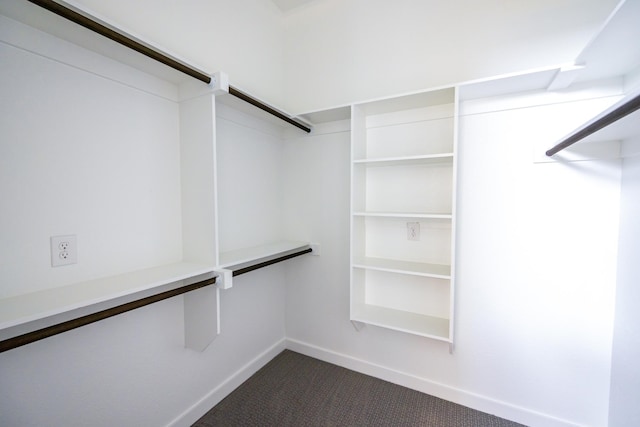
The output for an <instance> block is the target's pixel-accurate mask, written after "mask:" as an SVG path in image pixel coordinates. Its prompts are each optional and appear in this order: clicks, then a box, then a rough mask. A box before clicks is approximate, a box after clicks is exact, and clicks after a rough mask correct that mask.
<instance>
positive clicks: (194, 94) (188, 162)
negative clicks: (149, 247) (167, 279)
mask: <svg viewBox="0 0 640 427" xmlns="http://www.w3.org/2000/svg"><path fill="white" fill-rule="evenodd" d="M226 87H228V83H227V79H226V76H225V75H224V74H222V73H217V74H215V75H214V76H212V82H211V84H209V85H205V84H202V83H201V82H195V81H193V82H188V83H185V84H183V85H182V86H181V87H180V100H181V101H180V156H181V157H180V162H181V165H180V166H181V186H182V188H181V190H182V256H183V261H187V262H189V261H192V262H197V263H204V264H210V265H212V266H214V265H216V264H217V257H218V245H217V227H216V224H217V221H216V217H217V204H216V149H215V148H216V146H215V141H216V123H215V117H216V101H215V97H216V94H217V93H220V92H221V91H222V92H224V91H225V88H226ZM227 90H228V89H227ZM219 296H220V290H219V288H218V287H207V288H202V289H198V290H197V291H194V292H190V293H188V294H186V295H185V296H184V336H185V346H186V347H188V348H192V349H194V350H197V351H203V350H204V349H205V348H207V346H208V345H209V344H210V343H211V342H212V341H213V340H214V339H215V338H216V337H217V336H218V334H219V333H220V301H219Z"/></svg>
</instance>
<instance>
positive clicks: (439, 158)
mask: <svg viewBox="0 0 640 427" xmlns="http://www.w3.org/2000/svg"><path fill="white" fill-rule="evenodd" d="M436 163H444V164H452V163H453V153H439V154H425V155H420V156H398V157H380V158H368V159H356V160H354V161H353V164H354V165H364V166H410V165H427V164H436Z"/></svg>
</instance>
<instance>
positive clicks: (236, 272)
mask: <svg viewBox="0 0 640 427" xmlns="http://www.w3.org/2000/svg"><path fill="white" fill-rule="evenodd" d="M312 251H313V249H311V248H306V249H301V250H300V251H298V252H294V253H292V254H287V255H283V256H281V257H278V258H274V259H270V260H267V261H263V262H259V263H257V264H253V265H249V266H247V267H240V268H238V269H235V270H234V269H233V267H231V268H230V270H232V271H233V276H234V277H235V276H239V275H241V274H244V273H248V272H250V271H253V270H257V269H259V268H263V267H267V266H269V265H271V264H276V263H278V262H282V261H286V260H288V259H291V258H295V257H297V256H300V255H304V254H308V253H311V252H312Z"/></svg>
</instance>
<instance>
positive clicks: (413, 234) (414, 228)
mask: <svg viewBox="0 0 640 427" xmlns="http://www.w3.org/2000/svg"><path fill="white" fill-rule="evenodd" d="M407 240H420V223H419V222H407Z"/></svg>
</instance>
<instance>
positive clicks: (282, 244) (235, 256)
mask: <svg viewBox="0 0 640 427" xmlns="http://www.w3.org/2000/svg"><path fill="white" fill-rule="evenodd" d="M309 247H310V244H309V243H308V242H299V241H289V240H285V241H279V242H273V243H268V244H265V245H260V246H253V247H250V248H242V249H237V250H233V251H226V252H221V253H220V265H219V267H220V268H227V267H232V266H237V265H241V264H248V263H257V262H261V261H264V260H266V259H268V258H271V257H276V256H283V255H287V253H289V252H295V251H299V250H301V249H306V248H309Z"/></svg>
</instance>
